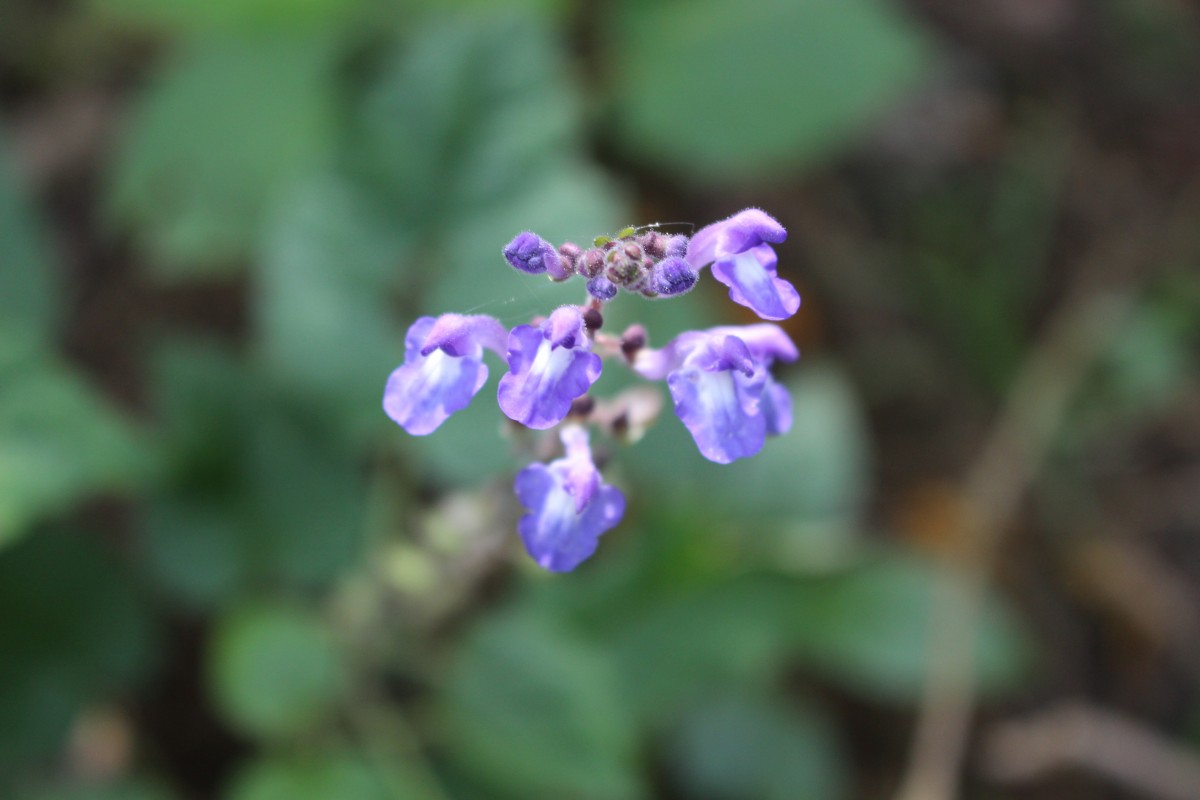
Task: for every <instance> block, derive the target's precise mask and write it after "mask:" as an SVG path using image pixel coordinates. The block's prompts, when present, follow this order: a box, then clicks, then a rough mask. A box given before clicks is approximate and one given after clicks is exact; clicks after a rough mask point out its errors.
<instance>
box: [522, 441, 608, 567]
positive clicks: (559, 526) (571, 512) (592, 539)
mask: <svg viewBox="0 0 1200 800" xmlns="http://www.w3.org/2000/svg"><path fill="white" fill-rule="evenodd" d="M561 436H562V442H563V447H564V448H565V449H566V454H565V455H564V456H563V457H562V458H560V459H558V460H556V461H551V462H550V463H549V464H530V465H529V466H528V467H526V468H525V469H523V470H521V472H520V473H518V474H517V479H516V481H515V482H514V484H513V488H514V489H515V490H516V493H517V498H518V499H519V500H520V501H521V504H522V505H524V506H525V507H526V508H527V509H529V513H528V514H526V515H525V516H523V517H522V518H521V521H520V522H519V523H518V525H517V529H518V530H519V531H520V533H521V539H522V540H523V541H524V542H525V549H526V550H527V551H528V552H529V555H530V556H531V557H532V558H533V560H534V561H536V562H537V563H538V564H539V565H540V566H542V567H543V568H545V569H548V570H551V571H553V572H569V571H571V570H573V569H575V567H577V566H579V565H580V564H581V563H583V561H585V560H586V559H587V558H588V557H589V556H591V555H592V553H594V552H596V546H597V545H598V544H599V541H600V535H601V534H602V533H604V532H605V531H607V530H609V529H611V528H612V527H613V526H615V525H616V524H617V523H618V522H620V521H621V517H622V516H623V515H624V514H625V496H624V495H623V494H621V491H620V490H619V489H616V488H614V487H612V486H609V485H608V484H606V483H604V482H602V481H601V480H600V473H599V471H598V470H597V469H596V466H595V465H594V464H593V463H592V451H591V449H590V448H589V447H588V435H587V432H586V431H584V430H583V428H580V427H579V426H577V425H568V426H567V427H565V428H563V430H562V434H561Z"/></svg>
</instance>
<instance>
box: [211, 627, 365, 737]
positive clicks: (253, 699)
mask: <svg viewBox="0 0 1200 800" xmlns="http://www.w3.org/2000/svg"><path fill="white" fill-rule="evenodd" d="M209 677H210V683H211V686H212V692H213V699H214V700H215V702H216V705H217V707H218V708H219V709H220V711H221V713H222V714H224V715H225V717H226V718H227V719H228V720H229V722H230V723H231V724H233V725H234V726H236V727H237V728H238V729H239V730H241V731H243V732H245V733H247V734H249V735H251V736H257V737H262V738H277V737H290V736H297V735H299V734H302V733H305V732H307V731H309V730H311V729H312V728H313V727H314V726H315V725H317V724H318V723H319V722H321V721H322V720H323V719H324V718H325V717H326V716H327V715H328V714H329V713H330V712H331V711H332V710H333V707H334V705H335V704H336V703H337V701H338V699H339V697H340V695H341V693H342V691H343V689H344V688H345V678H346V676H345V674H344V672H343V665H342V663H341V660H340V658H339V655H338V652H337V649H336V648H335V646H334V643H333V640H332V638H331V637H330V635H329V633H328V631H327V630H326V629H325V627H324V626H323V625H322V624H321V623H320V622H319V621H317V620H316V619H314V618H312V617H311V616H309V615H308V614H305V613H302V612H300V611H297V610H292V609H285V608H276V607H270V606H254V607H245V608H238V609H235V610H234V611H233V612H231V613H229V614H227V615H226V616H224V617H223V618H222V619H221V620H220V621H219V622H218V625H217V629H216V632H215V634H214V638H213V643H212V650H211V659H210V662H209Z"/></svg>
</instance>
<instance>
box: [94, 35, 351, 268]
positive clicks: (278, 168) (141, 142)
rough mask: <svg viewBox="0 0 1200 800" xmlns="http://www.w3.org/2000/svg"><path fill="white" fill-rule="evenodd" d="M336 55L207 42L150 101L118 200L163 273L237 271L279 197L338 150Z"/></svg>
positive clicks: (307, 45) (324, 46)
mask: <svg viewBox="0 0 1200 800" xmlns="http://www.w3.org/2000/svg"><path fill="white" fill-rule="evenodd" d="M333 56H334V49H333V47H332V46H331V42H330V41H329V40H327V39H326V38H324V37H271V38H268V39H254V38H237V37H229V38H210V39H199V40H196V41H193V42H191V43H189V44H188V45H187V46H186V47H184V48H182V49H181V51H180V52H179V53H177V54H175V55H174V57H173V58H172V60H171V62H170V63H169V64H168V65H167V66H166V67H165V68H164V69H163V71H162V72H161V74H160V75H159V76H158V78H157V80H156V81H155V82H154V83H153V84H152V85H151V86H150V87H149V89H148V90H147V91H146V92H145V93H144V94H143V95H142V96H141V98H140V99H139V102H138V104H137V107H136V108H135V110H134V112H133V118H132V126H131V129H130V131H129V133H128V135H127V137H126V139H125V142H124V146H123V148H122V152H121V155H120V158H119V159H118V161H117V164H116V169H115V173H114V175H113V177H112V182H111V185H110V186H109V197H108V201H109V205H110V207H111V210H112V212H113V214H114V215H115V216H116V217H117V219H118V220H119V221H120V222H122V223H124V224H126V225H129V226H131V227H133V228H134V229H135V232H136V233H137V235H138V239H139V242H140V243H141V244H142V245H143V246H144V247H145V248H146V249H147V250H148V251H149V252H150V253H151V254H152V255H153V256H154V257H155V262H154V265H155V268H156V269H157V270H158V273H159V274H160V275H161V276H163V277H174V278H180V277H189V276H197V275H211V274H214V273H220V272H222V271H228V270H230V269H232V268H235V267H236V266H237V265H238V263H239V261H240V260H241V259H242V258H243V257H244V256H245V255H246V254H247V253H248V252H249V251H250V249H251V247H252V246H253V245H254V243H255V242H256V239H257V237H258V231H259V228H260V226H261V225H262V224H263V222H264V220H265V218H266V214H267V211H268V209H269V208H270V206H271V204H272V203H273V202H275V201H276V200H277V199H278V197H279V195H280V193H281V192H282V191H283V190H284V189H285V188H286V187H287V186H288V184H289V183H290V182H291V181H292V180H294V179H295V178H296V177H297V176H299V175H301V174H303V173H304V172H305V171H307V170H308V169H311V168H313V167H314V166H315V165H316V164H318V163H321V162H322V161H323V160H325V159H326V158H327V157H328V155H329V152H328V151H329V148H330V140H331V133H332V118H331V113H332V108H331V103H332V98H331V77H330V70H331V68H332V65H333Z"/></svg>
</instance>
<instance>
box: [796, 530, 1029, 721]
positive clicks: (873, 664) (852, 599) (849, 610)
mask: <svg viewBox="0 0 1200 800" xmlns="http://www.w3.org/2000/svg"><path fill="white" fill-rule="evenodd" d="M954 580H957V578H956V576H954V575H952V574H950V573H948V572H945V571H944V570H940V569H938V568H936V567H934V566H933V565H932V564H929V563H927V562H923V561H920V560H917V559H914V558H911V557H906V556H903V555H902V554H900V553H886V554H884V557H880V558H877V559H875V560H872V561H869V562H867V563H864V564H863V565H861V566H859V567H857V568H855V569H852V570H849V571H847V572H844V573H842V574H839V575H836V576H831V577H830V578H827V579H819V580H816V581H814V582H813V583H812V584H811V585H810V586H807V587H805V589H804V590H803V591H802V592H801V594H800V596H799V597H798V598H797V599H798V600H799V602H798V603H797V604H796V606H795V607H794V609H793V615H792V616H791V618H790V620H789V621H788V624H789V626H790V628H791V631H792V633H791V636H792V641H793V642H794V643H795V646H796V647H797V648H798V655H799V656H800V657H801V658H802V659H805V660H808V661H811V662H812V663H813V664H814V666H816V667H819V668H820V669H821V670H822V671H823V672H824V673H825V674H827V675H828V676H829V677H830V678H831V679H833V680H835V681H838V682H841V683H843V684H845V685H846V686H847V687H849V688H851V689H855V690H857V691H859V692H862V693H863V694H865V695H867V696H869V697H875V698H878V699H882V700H891V701H894V702H910V701H912V700H914V699H915V698H916V697H917V695H918V693H919V692H920V690H921V687H922V685H923V683H924V680H925V675H926V673H927V672H928V668H929V663H930V657H931V654H932V653H931V649H930V648H931V642H930V636H929V632H930V620H931V618H932V616H933V610H934V607H935V604H936V603H943V602H947V601H948V600H949V599H950V598H952V597H953V595H952V594H951V593H949V592H947V591H946V585H947V583H948V582H950V581H954ZM805 595H807V597H806V596H805ZM974 636H975V647H974V655H975V669H976V677H977V680H978V681H979V684H980V688H981V690H982V691H983V692H985V693H994V692H999V691H1002V690H1005V689H1010V688H1012V687H1014V686H1016V685H1018V683H1019V681H1020V679H1021V677H1023V676H1024V675H1025V674H1026V670H1027V668H1028V666H1029V660H1030V657H1029V652H1030V647H1029V642H1028V639H1027V638H1026V636H1025V634H1024V633H1023V631H1022V630H1021V628H1020V627H1019V626H1018V624H1017V622H1016V620H1015V618H1014V617H1013V615H1012V612H1011V611H1010V610H1009V609H1007V608H1006V607H1005V606H1004V605H1002V604H1001V603H1000V601H999V600H998V599H997V598H995V597H990V598H989V599H988V602H987V604H986V606H985V608H984V613H983V614H982V615H981V616H980V619H979V620H978V621H977V622H976V625H975V628H974Z"/></svg>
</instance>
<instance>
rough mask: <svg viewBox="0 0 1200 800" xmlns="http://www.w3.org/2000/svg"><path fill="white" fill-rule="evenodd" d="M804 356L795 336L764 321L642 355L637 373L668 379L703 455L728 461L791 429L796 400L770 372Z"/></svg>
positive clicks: (700, 334) (693, 335)
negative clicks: (776, 365) (778, 362)
mask: <svg viewBox="0 0 1200 800" xmlns="http://www.w3.org/2000/svg"><path fill="white" fill-rule="evenodd" d="M797 357H799V353H798V352H797V350H796V346H795V345H794V344H792V341H791V339H789V338H788V336H787V334H785V333H784V332H783V330H782V329H780V328H779V326H777V325H769V324H765V323H763V324H759V325H746V326H740V327H734V326H728V327H720V328H712V329H711V330H708V331H691V332H688V333H684V334H681V335H679V336H677V337H676V338H675V339H673V340H672V341H671V342H670V343H669V344H668V345H667V346H666V347H664V348H663V349H662V350H643V351H641V352H639V353H638V355H637V357H636V359H635V362H634V369H635V370H636V371H637V372H638V373H639V374H641V375H642V376H643V377H646V378H650V379H659V378H662V377H666V379H667V387H668V388H669V389H670V391H671V398H672V400H674V401H675V414H676V415H677V416H678V417H679V419H680V421H681V422H683V424H684V425H685V426H686V427H687V429H688V430H689V431H690V432H691V434H692V438H693V439H694V440H695V441H696V446H697V447H698V448H699V449H700V453H701V455H703V456H704V457H705V458H707V459H708V460H710V461H715V462H717V463H718V464H728V463H729V462H731V461H734V460H736V459H739V458H746V457H749V456H752V455H754V454H755V453H757V452H758V451H759V450H761V449H762V446H763V442H764V440H765V438H766V437H767V436H777V435H779V434H782V433H786V432H787V431H788V430H789V429H790V428H791V425H792V408H791V398H790V397H789V396H788V393H787V390H786V389H784V388H783V387H782V386H780V385H778V384H777V383H775V382H774V380H773V379H772V378H771V376H770V373H769V372H768V370H769V368H770V366H771V364H772V363H773V362H774V361H775V360H776V359H780V360H784V361H792V360H795V359H796V358H797Z"/></svg>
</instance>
